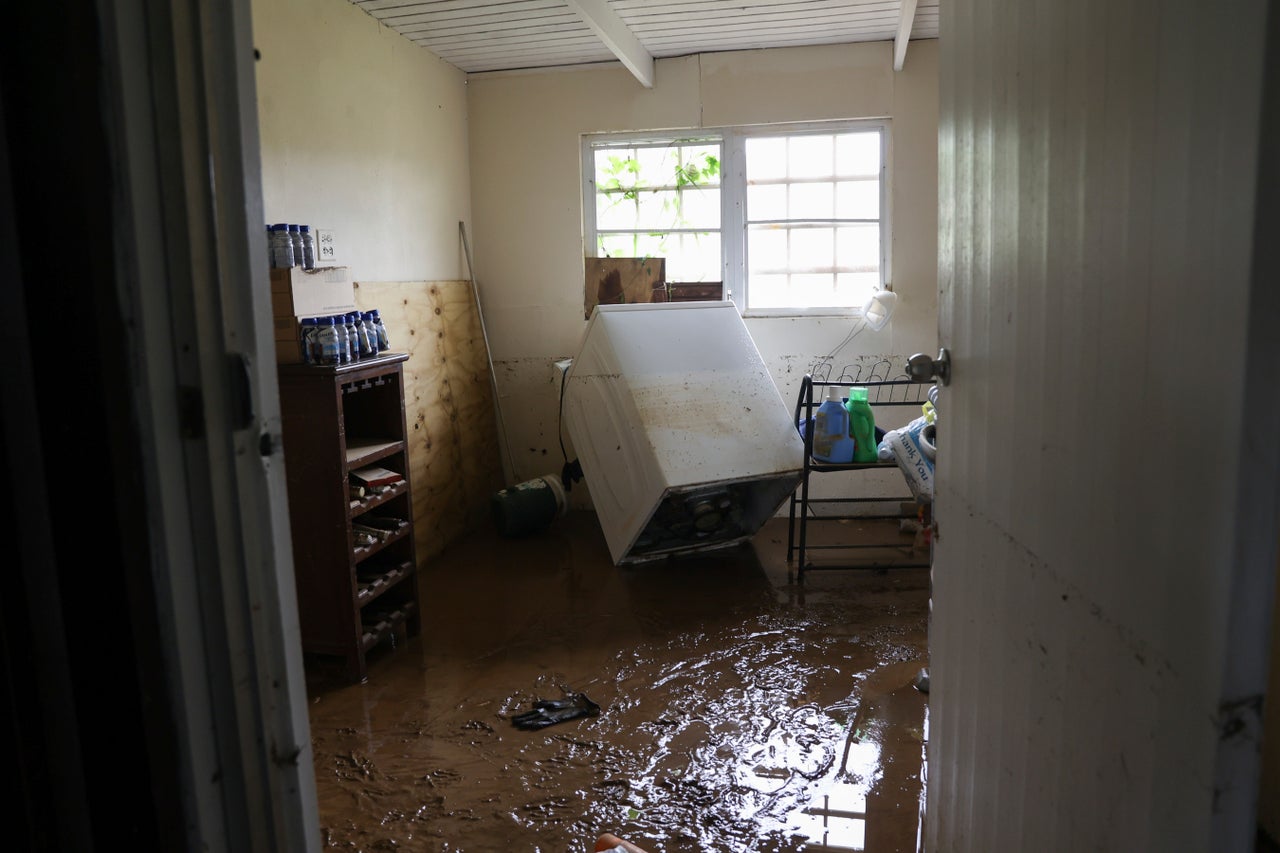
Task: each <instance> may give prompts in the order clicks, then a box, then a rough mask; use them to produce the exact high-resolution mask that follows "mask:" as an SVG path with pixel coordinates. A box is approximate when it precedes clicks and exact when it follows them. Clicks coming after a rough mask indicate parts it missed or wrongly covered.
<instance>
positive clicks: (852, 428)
mask: <svg viewBox="0 0 1280 853" xmlns="http://www.w3.org/2000/svg"><path fill="white" fill-rule="evenodd" d="M845 406H846V408H847V409H848V412H849V434H850V435H852V436H853V461H854V462H876V461H878V460H879V455H878V453H877V451H876V416H875V413H874V412H872V411H871V404H870V403H869V402H867V389H866V388H863V387H860V386H856V385H855V386H854V387H852V388H850V389H849V402H848V403H846V404H845Z"/></svg>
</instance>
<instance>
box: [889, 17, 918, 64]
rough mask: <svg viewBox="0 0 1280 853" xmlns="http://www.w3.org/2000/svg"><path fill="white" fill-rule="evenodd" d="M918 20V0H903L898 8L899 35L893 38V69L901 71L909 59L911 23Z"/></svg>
mask: <svg viewBox="0 0 1280 853" xmlns="http://www.w3.org/2000/svg"><path fill="white" fill-rule="evenodd" d="M915 20H916V0H902V5H901V6H900V7H899V8H898V35H897V36H896V37H895V38H894V40H893V70H894V71H901V70H902V63H904V62H906V61H907V42H909V41H911V25H912V24H914V23H915Z"/></svg>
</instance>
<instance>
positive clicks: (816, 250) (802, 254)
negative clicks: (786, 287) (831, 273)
mask: <svg viewBox="0 0 1280 853" xmlns="http://www.w3.org/2000/svg"><path fill="white" fill-rule="evenodd" d="M834 238H835V229H833V228H794V229H792V231H791V268H792V269H793V270H813V269H827V270H829V269H832V268H833V267H834V266H835V244H834ZM829 284H830V283H828V285H829ZM793 286H794V282H793Z"/></svg>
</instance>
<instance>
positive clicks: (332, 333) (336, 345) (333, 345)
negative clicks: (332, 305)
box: [316, 317, 342, 365]
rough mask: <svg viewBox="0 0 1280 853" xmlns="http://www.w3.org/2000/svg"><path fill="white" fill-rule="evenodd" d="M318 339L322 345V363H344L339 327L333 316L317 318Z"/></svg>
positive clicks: (320, 345)
mask: <svg viewBox="0 0 1280 853" xmlns="http://www.w3.org/2000/svg"><path fill="white" fill-rule="evenodd" d="M317 325H318V331H317V332H316V341H317V342H318V344H319V347H320V364H327V365H338V364H342V347H341V346H340V341H339V339H338V327H337V324H336V322H335V319H334V318H333V317H319V318H317Z"/></svg>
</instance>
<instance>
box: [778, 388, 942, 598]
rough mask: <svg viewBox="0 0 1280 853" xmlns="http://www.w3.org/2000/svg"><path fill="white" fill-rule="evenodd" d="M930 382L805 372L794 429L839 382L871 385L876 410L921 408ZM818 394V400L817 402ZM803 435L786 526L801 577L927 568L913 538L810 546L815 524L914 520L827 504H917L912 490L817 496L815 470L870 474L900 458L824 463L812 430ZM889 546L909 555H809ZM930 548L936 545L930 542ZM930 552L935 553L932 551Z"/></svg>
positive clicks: (809, 418) (869, 396)
mask: <svg viewBox="0 0 1280 853" xmlns="http://www.w3.org/2000/svg"><path fill="white" fill-rule="evenodd" d="M932 384H933V383H932V382H917V381H915V380H913V379H907V378H902V379H874V378H873V379H870V380H859V379H856V378H849V377H848V376H847V375H842V376H841V377H840V378H839V379H838V380H837V381H828V380H818V379H814V378H813V374H811V373H809V374H805V376H804V378H803V379H802V380H801V383H800V392H799V394H798V396H797V399H796V408H795V417H794V421H795V424H796V428H797V429H800V428H801V425H802V424H803V423H805V422H806V421H807V422H808V423H809V424H812V423H813V413H814V411H815V410H816V409H817V407H818V405H820V404H821V401H822V399H823V398H824V397H825V396H826V389H827V388H828V387H829V386H832V385H837V386H840V387H842V388H848V387H850V386H853V385H857V386H859V387H863V388H866V389H867V399H868V402H870V403H871V406H872V409H873V410H874V409H879V408H889V407H904V406H910V407H914V408H916V409H919V408H920V407H921V406H922V405H923V404H924V403H925V402H926V401H927V400H928V392H929V388H930V387H932ZM815 396H816V397H817V402H815V399H814V398H815ZM801 434H802V435H803V437H804V469H803V471H804V473H803V476H802V478H801V480H800V486H799V488H797V490H796V492H795V493H793V494H792V495H791V508H790V519H789V522H788V524H787V561H788V562H791V560H792V557H793V556H795V557H798V560H797V562H796V573H797V578H798V579H799V580H800V581H802V582H803V580H804V575H805V572H807V571H819V570H833V569H840V570H847V569H875V570H886V569H913V568H929V566H930V564H931V563H930V560H929V559H928V558H926V559H923V560H922V559H920V558H919V557H918V556H916V555H915V554H916V552H915V549H914V542H913V541H904V540H903V539H902V537H901V536H899V538H898V539H897V540H895V541H892V542H858V543H846V544H836V545H830V544H824V545H812V544H809V541H808V534H809V525H810V524H811V523H814V522H819V523H824V522H847V521H876V520H893V519H899V520H900V519H907V518H914V516H908V515H905V514H903V513H901V512H898V513H893V514H884V513H879V514H876V513H870V514H850V513H848V512H834V513H830V514H828V513H823V512H820V511H819V509H821V508H826V507H835V508H837V509H848V508H851V507H855V506H858V505H866V504H883V503H897V504H903V503H911V504H915V502H916V501H915V498H914V497H913V496H912V495H910V494H909V493H908V494H906V495H905V496H888V495H872V496H864V497H856V498H852V497H841V498H813V497H810V496H809V477H810V475H812V474H831V473H850V472H863V473H865V472H867V471H898V470H899V469H898V464H897V463H896V462H865V463H862V462H850V463H840V464H834V463H828V462H820V461H818V460H817V459H814V458H813V430H812V429H804V430H803V431H802V433H801ZM901 483H902V489H903V491H904V492H909V489H907V486H906V483H905V481H901ZM886 549H894V550H897V551H899V552H900V553H903V554H904V556H905V559H903V560H893V561H885V560H883V559H876V558H874V557H871V558H867V559H863V560H857V561H852V562H838V563H825V562H823V563H814V562H812V560H811V559H810V556H811V555H810V552H812V551H825V552H837V551H844V552H853V551H862V552H872V553H874V552H875V551H881V552H883V551H884V550H886ZM930 550H932V544H931V545H930ZM930 556H931V555H930Z"/></svg>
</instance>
